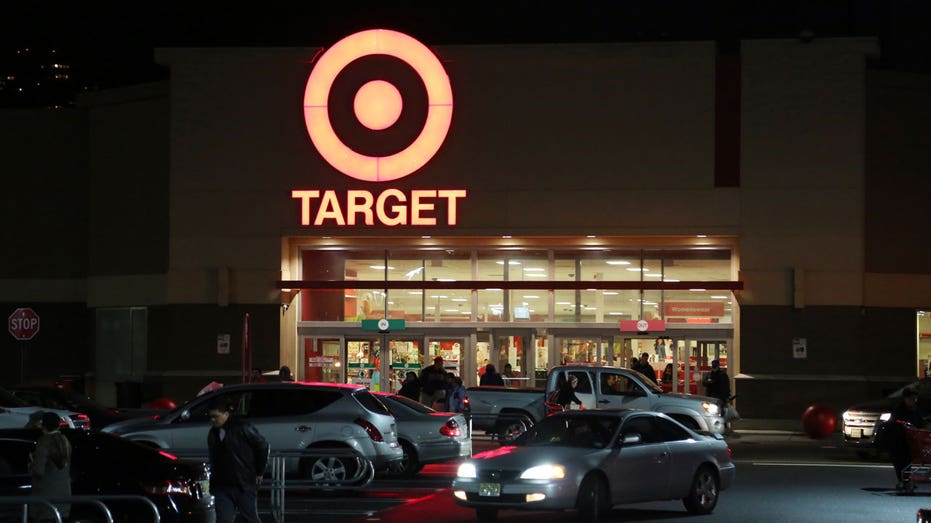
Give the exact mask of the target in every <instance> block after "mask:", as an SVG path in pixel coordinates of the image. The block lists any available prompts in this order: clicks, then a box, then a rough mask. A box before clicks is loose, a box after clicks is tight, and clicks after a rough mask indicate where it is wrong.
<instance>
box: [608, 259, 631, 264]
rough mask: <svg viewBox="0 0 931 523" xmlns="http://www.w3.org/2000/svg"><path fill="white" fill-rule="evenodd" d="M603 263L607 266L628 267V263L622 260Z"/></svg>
mask: <svg viewBox="0 0 931 523" xmlns="http://www.w3.org/2000/svg"><path fill="white" fill-rule="evenodd" d="M605 263H607V264H608V265H630V262H629V261H624V260H608V261H606V262H605Z"/></svg>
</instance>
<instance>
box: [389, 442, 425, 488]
mask: <svg viewBox="0 0 931 523" xmlns="http://www.w3.org/2000/svg"><path fill="white" fill-rule="evenodd" d="M401 448H402V449H404V459H402V460H401V461H400V462H398V464H397V465H396V466H395V468H394V469H393V470H392V473H393V474H394V475H396V476H398V477H402V478H405V479H407V478H412V477H414V476H416V475H417V473H418V472H420V470H421V469H422V468H423V465H421V464H420V460H419V459H418V458H417V451H416V450H414V446H413V445H411V444H410V443H408V442H407V441H402V442H401Z"/></svg>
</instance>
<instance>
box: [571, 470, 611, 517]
mask: <svg viewBox="0 0 931 523" xmlns="http://www.w3.org/2000/svg"><path fill="white" fill-rule="evenodd" d="M575 508H576V509H577V510H578V511H579V521H585V522H587V523H594V522H596V521H599V520H600V519H601V518H602V517H603V516H604V515H605V514H607V513H608V511H609V510H611V500H610V495H609V494H608V487H607V485H605V481H604V480H603V479H602V478H601V477H600V476H598V475H595V474H589V475H588V476H586V477H585V479H583V480H582V485H581V486H579V497H578V498H577V499H576V502H575Z"/></svg>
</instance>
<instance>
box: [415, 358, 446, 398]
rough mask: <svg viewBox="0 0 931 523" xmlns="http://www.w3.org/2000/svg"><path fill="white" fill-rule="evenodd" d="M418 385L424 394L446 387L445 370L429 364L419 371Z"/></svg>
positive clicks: (433, 392) (431, 393)
mask: <svg viewBox="0 0 931 523" xmlns="http://www.w3.org/2000/svg"><path fill="white" fill-rule="evenodd" d="M420 387H421V391H422V392H423V393H424V394H430V395H433V394H435V393H436V391H438V390H443V389H444V388H445V387H446V371H444V370H443V369H438V368H436V365H430V366H429V367H426V368H425V369H423V370H422V371H420Z"/></svg>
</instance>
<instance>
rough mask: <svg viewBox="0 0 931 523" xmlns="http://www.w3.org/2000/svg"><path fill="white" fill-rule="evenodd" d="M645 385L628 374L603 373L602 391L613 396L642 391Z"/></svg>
mask: <svg viewBox="0 0 931 523" xmlns="http://www.w3.org/2000/svg"><path fill="white" fill-rule="evenodd" d="M642 391H643V387H641V386H640V385H638V384H637V382H635V381H634V380H632V379H630V378H629V377H628V376H626V375H624V374H621V373H616V372H602V373H601V393H602V394H608V395H613V396H624V395H627V394H635V393H638V392H642Z"/></svg>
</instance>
